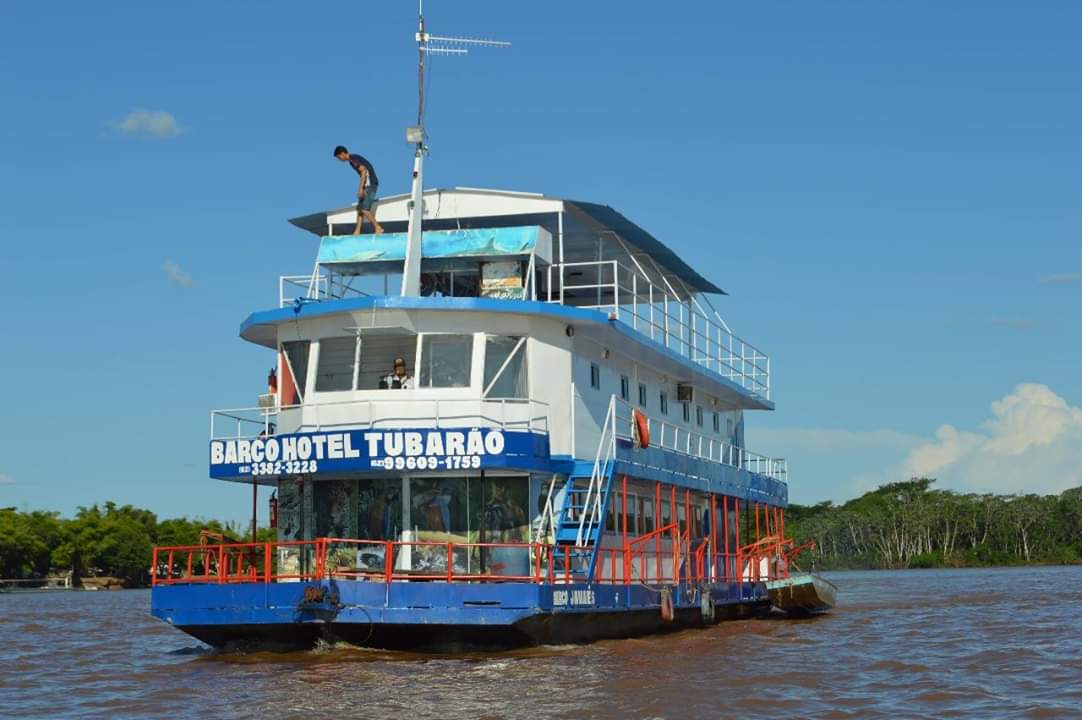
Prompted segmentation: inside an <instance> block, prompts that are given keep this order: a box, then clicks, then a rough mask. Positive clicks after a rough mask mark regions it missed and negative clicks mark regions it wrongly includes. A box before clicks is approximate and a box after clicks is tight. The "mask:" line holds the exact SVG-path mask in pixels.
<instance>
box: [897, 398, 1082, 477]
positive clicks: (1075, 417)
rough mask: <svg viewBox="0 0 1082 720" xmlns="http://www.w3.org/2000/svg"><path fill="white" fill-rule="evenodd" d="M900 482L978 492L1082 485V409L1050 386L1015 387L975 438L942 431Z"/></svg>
mask: <svg viewBox="0 0 1082 720" xmlns="http://www.w3.org/2000/svg"><path fill="white" fill-rule="evenodd" d="M898 475H899V477H911V476H918V475H924V476H932V477H936V478H938V479H939V482H940V485H942V486H944V487H953V488H957V489H962V490H968V491H975V492H1000V493H1013V492H1037V493H1054V492H1061V491H1063V490H1066V489H1068V488H1071V487H1076V486H1078V485H1080V484H1082V408H1080V407H1075V406H1072V405H1070V404H1069V403H1068V402H1067V401H1066V400H1064V399H1063V398H1061V397H1060V396H1058V395H1056V393H1054V392H1053V391H1052V390H1051V389H1050V388H1049V387H1048V386H1046V385H1039V384H1033V383H1027V384H1022V385H1019V386H1018V387H1016V388H1015V389H1014V390H1013V391H1012V392H1011V393H1010V394H1009V395H1006V396H1005V397H1003V398H1001V399H999V400H996V401H995V402H993V403H992V416H991V417H990V418H988V419H987V420H986V421H985V422H983V423H982V424H981V427H980V429H979V430H978V431H976V432H969V431H965V430H959V429H958V428H955V427H953V426H951V425H943V426H941V427H940V428H939V429H938V430H937V431H936V439H935V440H934V441H931V442H926V443H924V444H922V445H920V446H918V447H915V448H913V449H912V450H911V451H910V453H909V456H908V457H907V458H906V461H905V463H904V464H903V466H902V468H901V471H900V472H899V473H898Z"/></svg>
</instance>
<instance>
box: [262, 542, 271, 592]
mask: <svg viewBox="0 0 1082 720" xmlns="http://www.w3.org/2000/svg"><path fill="white" fill-rule="evenodd" d="M271 557H272V555H271V544H270V543H269V542H268V543H263V582H265V583H269V582H270V581H271V578H272V577H273V576H274V571H273V568H272V567H271V565H272V562H271Z"/></svg>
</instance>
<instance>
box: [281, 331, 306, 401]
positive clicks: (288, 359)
mask: <svg viewBox="0 0 1082 720" xmlns="http://www.w3.org/2000/svg"><path fill="white" fill-rule="evenodd" d="M309 345H311V343H310V342H309V341H308V340H296V341H293V342H284V343H282V354H283V355H284V356H285V368H284V372H283V373H282V375H283V377H281V378H279V379H278V387H279V388H281V390H282V400H281V404H282V405H296V404H297V403H300V402H304V392H305V383H306V382H307V380H308V347H309ZM286 372H288V373H289V374H290V376H291V377H292V378H293V392H292V393H288V396H287V391H288V387H287V384H286V382H285V377H284V376H285V374H286Z"/></svg>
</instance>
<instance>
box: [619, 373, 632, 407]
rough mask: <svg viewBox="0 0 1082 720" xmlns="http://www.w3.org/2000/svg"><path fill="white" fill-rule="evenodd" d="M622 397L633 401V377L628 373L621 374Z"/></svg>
mask: <svg viewBox="0 0 1082 720" xmlns="http://www.w3.org/2000/svg"><path fill="white" fill-rule="evenodd" d="M620 399H621V400H623V401H624V402H631V378H629V377H628V376H627V375H621V376H620Z"/></svg>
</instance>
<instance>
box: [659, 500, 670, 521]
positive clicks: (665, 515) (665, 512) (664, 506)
mask: <svg viewBox="0 0 1082 720" xmlns="http://www.w3.org/2000/svg"><path fill="white" fill-rule="evenodd" d="M671 524H672V510H671V508H670V507H669V501H668V500H662V501H661V525H660V526H659V527H669V525H671Z"/></svg>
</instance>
